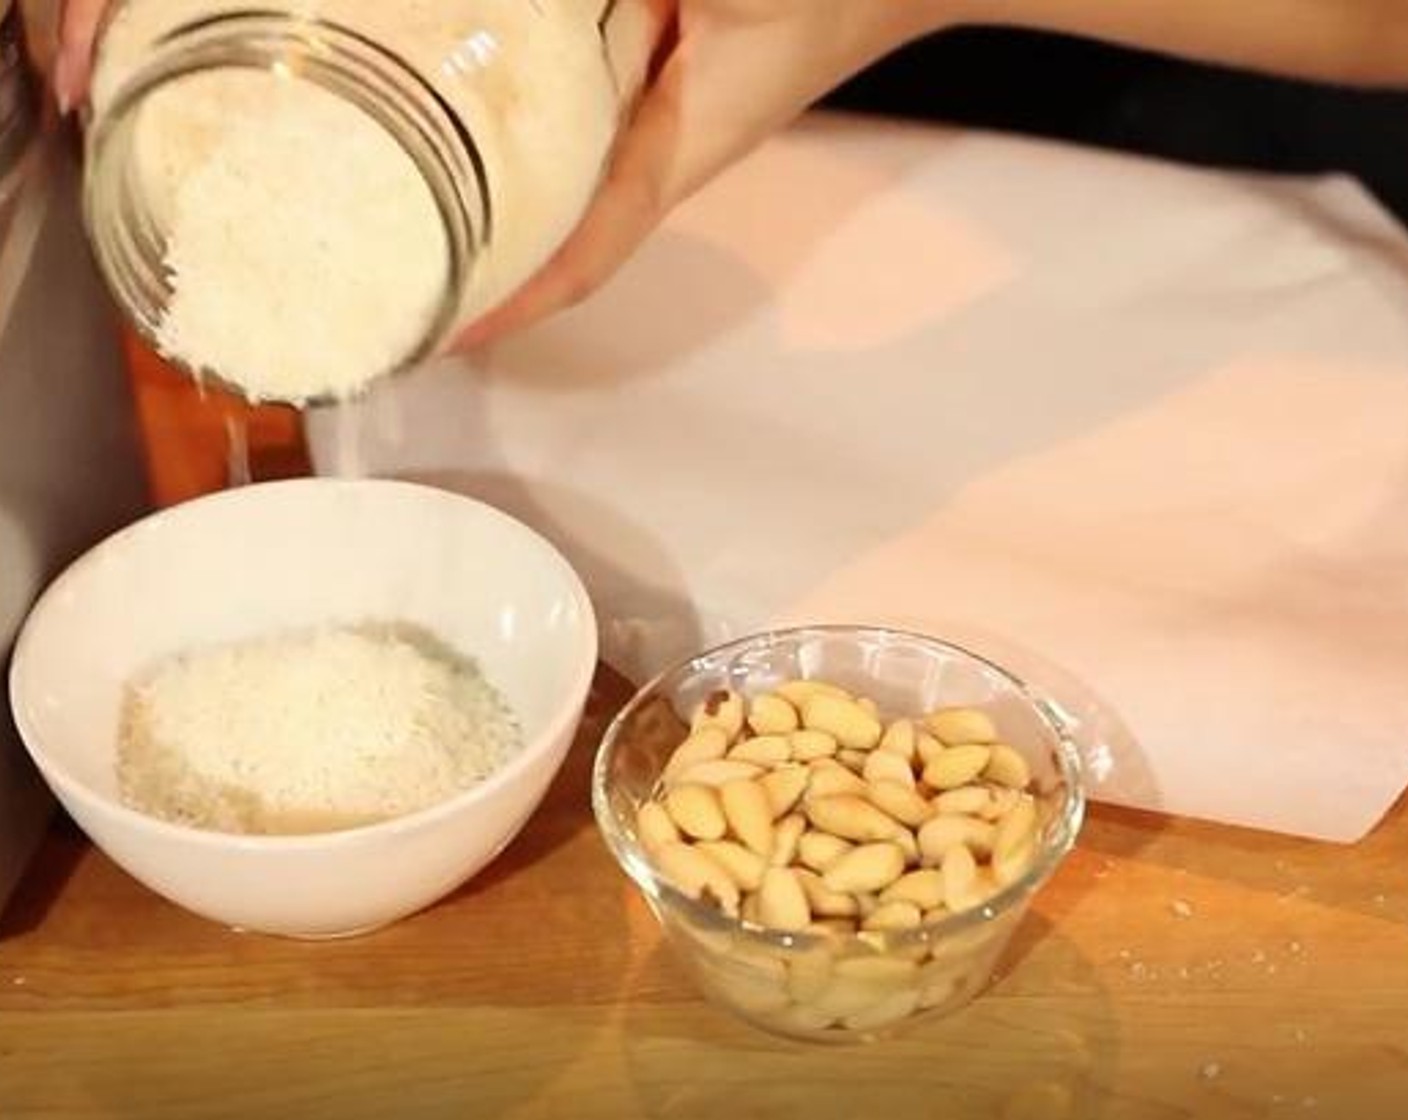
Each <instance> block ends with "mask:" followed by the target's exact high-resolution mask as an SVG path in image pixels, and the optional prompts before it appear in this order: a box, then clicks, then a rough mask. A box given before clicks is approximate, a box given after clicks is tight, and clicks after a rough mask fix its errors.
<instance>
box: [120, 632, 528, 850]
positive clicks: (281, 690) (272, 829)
mask: <svg viewBox="0 0 1408 1120" xmlns="http://www.w3.org/2000/svg"><path fill="white" fill-rule="evenodd" d="M521 747H522V736H521V732H520V730H519V727H518V724H517V721H516V719H515V718H514V716H513V714H512V712H511V711H510V710H509V708H508V705H507V703H506V702H505V700H504V698H503V697H502V696H501V695H500V694H499V692H498V691H497V690H496V689H495V688H494V687H493V685H492V684H490V683H489V682H488V681H487V680H486V679H485V678H484V676H483V675H482V674H481V673H480V671H479V670H478V668H477V667H476V666H475V665H474V664H473V663H472V662H470V661H467V660H466V659H464V658H463V657H460V656H459V655H458V654H456V653H454V652H453V651H452V650H450V649H448V648H447V647H446V646H444V644H443V643H441V642H440V641H438V640H437V639H436V638H434V637H433V636H432V635H430V634H428V633H426V632H424V631H421V630H418V629H415V628H411V627H407V626H403V625H374V626H372V625H369V626H357V627H339V628H329V629H320V630H315V631H301V632H291V633H288V634H282V635H275V636H272V637H268V638H261V639H257V640H253V641H246V642H240V643H236V644H232V645H227V646H220V647H214V648H210V649H202V650H196V651H192V652H190V653H187V654H183V655H181V656H178V657H175V658H172V659H170V660H168V661H165V662H163V663H162V664H161V665H159V666H157V667H156V668H155V670H154V671H153V672H152V673H151V674H149V675H148V676H146V677H145V678H143V679H141V680H139V681H135V682H133V683H132V684H131V685H130V686H129V689H128V693H127V697H126V702H125V704H124V709H123V714H122V725H121V732H120V741H119V746H118V763H117V774H118V784H119V788H120V791H121V796H122V800H123V802H124V804H126V805H128V806H129V807H131V808H134V809H138V810H140V811H142V812H145V813H149V814H151V815H153V816H156V817H160V818H162V819H164V820H169V821H174V822H176V823H179V824H186V825H192V826H195V827H198V828H206V829H212V830H216V831H222V832H239V833H266V834H279V833H306V832H321V831H331V830H333V829H337V828H346V827H353V826H355V825H358V824H366V823H370V822H373V821H378V820H385V819H388V818H391V817H396V816H400V815H402V814H405V813H411V812H415V811H416V810H419V809H424V808H428V807H429V806H432V805H435V804H438V803H439V802H442V801H444V800H446V799H448V798H450V797H453V796H454V795H456V794H458V793H460V792H462V791H463V790H467V789H470V788H471V787H473V786H474V785H476V784H478V783H479V782H481V781H483V779H484V778H486V777H487V776H488V775H489V774H491V773H493V772H494V771H495V770H496V769H498V768H499V767H500V766H502V765H503V764H504V763H505V762H506V761H507V760H508V759H509V758H511V757H512V756H513V755H514V754H515V753H516V752H517V751H519V750H520V749H521Z"/></svg>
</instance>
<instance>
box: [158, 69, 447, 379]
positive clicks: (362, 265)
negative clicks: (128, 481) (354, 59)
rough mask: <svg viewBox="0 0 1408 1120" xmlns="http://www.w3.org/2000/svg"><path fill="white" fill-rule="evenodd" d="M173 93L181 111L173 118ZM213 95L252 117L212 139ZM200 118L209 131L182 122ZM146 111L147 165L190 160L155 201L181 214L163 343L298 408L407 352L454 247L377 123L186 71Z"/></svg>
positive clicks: (237, 117) (318, 92) (335, 106)
mask: <svg viewBox="0 0 1408 1120" xmlns="http://www.w3.org/2000/svg"><path fill="white" fill-rule="evenodd" d="M170 99H180V101H181V102H182V105H181V111H180V114H174V113H173V114H172V116H171V117H170V118H168V119H163V116H164V114H163V113H162V110H163V108H164V107H165V106H166V105H169V104H171V100H170ZM215 100H218V101H219V102H220V103H222V104H230V103H233V104H239V105H244V106H249V107H252V108H255V109H257V110H258V111H251V112H245V113H240V114H234V113H228V112H227V115H226V117H225V119H224V120H223V122H222V125H221V126H220V128H219V129H218V130H216V132H215V133H214V135H212V134H211V133H210V132H209V131H208V116H207V114H205V113H203V112H199V110H200V109H201V107H202V106H206V105H209V104H210V103H212V102H213V101H215ZM193 111H196V112H197V120H200V121H201V122H202V124H204V125H205V127H202V128H200V129H199V130H197V129H195V128H192V129H191V130H190V131H183V129H182V127H181V123H180V122H181V117H182V115H183V114H188V113H191V112H193ZM144 113H149V114H154V115H153V116H152V117H151V121H150V123H148V122H144V123H146V124H147V127H148V128H150V129H151V131H152V133H154V134H155V135H154V136H151V137H148V138H147V139H146V143H145V145H144V148H143V150H144V152H145V153H150V158H151V159H153V160H160V161H161V162H160V163H157V164H152V165H149V166H156V167H163V168H164V167H167V166H170V167H173V168H175V167H181V166H182V165H185V166H184V171H185V173H184V174H182V175H179V176H177V175H173V174H170V173H165V172H164V173H163V176H162V181H164V182H169V183H170V184H171V185H170V186H167V187H165V189H164V191H163V192H162V193H163V195H164V196H165V197H164V199H161V200H158V205H162V206H164V207H169V220H170V223H171V224H170V232H169V237H168V243H167V250H166V257H165V265H166V269H167V271H168V274H169V279H170V284H171V299H170V303H169V305H168V306H167V308H166V313H165V315H164V317H163V319H162V321H161V323H160V324H159V326H158V330H157V341H158V342H159V344H160V345H161V347H162V349H164V350H165V351H166V352H167V353H169V354H174V355H178V356H179V357H180V358H181V359H182V360H183V361H185V362H186V363H187V364H188V365H190V366H191V367H192V368H194V369H196V370H198V371H204V372H208V373H212V374H216V375H218V376H220V377H221V378H223V379H224V380H227V381H230V382H233V383H234V384H236V385H238V386H239V387H240V388H241V389H242V390H244V392H245V393H246V394H247V395H249V396H250V397H252V398H254V399H274V400H289V401H297V402H301V401H305V400H307V399H309V398H311V397H323V396H331V397H343V396H347V395H349V394H351V393H354V392H356V391H357V390H358V389H360V388H361V387H363V386H364V385H365V384H366V383H367V382H368V381H370V380H371V379H372V378H374V377H376V376H377V375H379V374H381V373H384V372H385V371H387V370H389V369H394V368H397V367H398V366H399V365H401V364H403V363H404V362H405V360H406V359H407V358H409V357H410V355H411V354H412V353H413V352H414V350H415V348H416V346H417V345H418V344H419V343H420V342H421V341H422V340H423V339H424V338H425V337H426V335H427V334H428V332H429V331H430V330H431V327H432V324H433V323H434V320H435V315H436V312H437V310H438V308H439V303H440V301H441V299H442V298H444V293H445V291H446V290H447V286H448V284H449V263H450V257H449V248H448V243H447V239H446V236H445V231H444V227H443V224H442V222H441V219H440V215H439V211H438V210H437V208H436V204H435V200H434V198H433V197H432V196H431V193H430V191H429V189H428V188H427V187H426V185H425V181H424V179H423V178H422V177H421V175H420V174H419V172H418V171H417V170H416V166H415V164H414V163H413V162H412V161H411V160H410V159H409V158H408V157H407V156H406V154H405V153H404V152H403V151H402V150H401V148H400V147H399V146H398V145H397V144H396V142H395V140H393V139H392V137H391V136H390V135H389V134H388V133H387V132H386V131H385V130H383V129H382V128H381V127H380V125H378V124H377V123H376V122H375V121H373V120H372V119H371V118H370V117H368V116H367V115H366V114H364V113H362V112H361V111H360V110H358V109H356V108H355V107H353V106H352V105H351V104H350V103H348V102H346V101H344V100H342V99H340V98H338V97H336V96H334V95H332V94H330V93H328V92H326V91H324V90H322V89H321V88H319V87H317V86H314V85H312V84H310V83H308V82H302V81H284V82H274V81H270V80H269V79H267V78H264V77H260V76H257V75H254V74H249V73H242V72H238V71H227V72H218V73H210V74H203V75H197V76H194V77H191V78H187V79H185V80H184V81H183V82H181V83H180V84H179V85H177V86H176V87H173V88H171V89H169V90H165V91H163V92H162V93H161V94H159V95H155V96H154V98H153V100H152V102H151V103H149V104H148V105H147V106H146V108H145V109H144ZM139 135H140V134H139ZM156 135H159V136H160V137H161V139H160V140H157V139H156V138H155V137H156ZM197 144H198V145H199V147H200V153H201V154H200V158H198V159H194V158H192V155H191V153H192V152H193V151H195V146H196V145H197ZM186 145H191V147H190V148H189V149H187V150H186V151H184V152H183V151H182V150H181V149H182V148H184V147H185V146H186ZM173 148H174V149H175V151H173Z"/></svg>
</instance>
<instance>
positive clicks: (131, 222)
mask: <svg viewBox="0 0 1408 1120" xmlns="http://www.w3.org/2000/svg"><path fill="white" fill-rule="evenodd" d="M219 71H227V72H228V71H244V72H252V73H261V72H262V73H265V74H267V75H268V76H269V78H270V80H277V81H303V82H308V83H310V84H311V85H313V86H316V87H318V88H320V89H321V90H322V91H324V92H327V93H330V94H332V95H333V96H335V97H337V98H339V99H340V100H342V101H343V102H345V103H347V104H349V105H351V106H352V107H353V108H355V109H356V110H358V111H360V112H361V113H362V114H364V115H365V116H366V117H368V118H369V119H370V120H371V121H372V122H373V123H375V124H376V125H378V126H379V127H380V128H381V129H382V130H383V131H384V132H385V133H386V134H387V135H388V136H389V137H390V138H391V139H392V140H393V141H394V142H395V144H396V145H397V146H398V148H399V149H400V151H401V152H402V153H403V154H404V155H405V156H406V158H407V159H408V160H409V161H410V162H411V164H412V165H413V166H414V167H415V169H416V172H417V173H418V175H419V177H420V178H421V180H422V181H423V182H424V184H425V186H426V188H427V190H428V191H429V194H430V196H431V199H432V200H433V202H434V208H435V212H436V214H437V215H438V217H439V220H440V224H441V232H442V233H443V236H444V246H445V251H446V284H445V286H444V289H443V291H442V293H441V296H440V298H439V300H438V301H437V305H436V307H435V310H434V313H433V315H432V316H431V317H430V319H429V321H428V324H427V327H426V329H425V331H424V333H423V335H422V337H421V338H420V339H419V340H418V341H417V342H416V343H415V345H414V346H412V347H411V348H410V350H409V351H408V352H407V353H406V354H405V355H404V357H402V358H401V359H399V360H398V361H397V363H396V365H395V366H394V367H393V368H389V369H387V370H385V371H383V372H382V373H380V374H378V375H376V376H375V377H373V378H372V379H371V380H370V381H369V382H368V383H367V385H364V386H361V387H359V388H358V389H356V390H354V393H355V392H361V391H364V390H365V389H366V388H367V387H369V386H370V385H371V384H374V383H376V382H377V381H380V380H382V379H384V378H385V377H387V376H391V375H395V374H398V373H400V372H403V371H405V370H407V369H409V368H412V367H414V366H415V365H416V364H418V363H419V362H422V361H424V360H425V359H427V358H429V357H432V356H433V355H434V354H435V353H436V351H437V350H438V349H439V348H440V346H441V345H442V344H443V343H444V342H445V341H446V340H447V338H448V337H449V336H450V334H451V332H452V331H453V329H454V328H455V326H456V324H457V322H458V318H459V315H460V312H461V309H462V305H463V303H464V299H465V294H466V292H467V291H468V290H469V285H470V280H471V276H472V272H473V269H474V267H475V263H476V261H477V259H478V257H479V255H480V253H481V251H482V249H483V247H484V246H485V245H486V244H487V242H488V240H489V238H490V235H491V230H492V213H491V205H490V193H489V189H488V182H487V174H486V170H485V166H484V162H483V160H482V158H481V156H480V154H479V151H478V149H477V147H476V146H475V143H474V140H473V137H472V136H471V135H470V134H469V132H468V130H467V129H466V128H465V127H464V125H463V123H462V122H461V121H460V119H459V118H458V116H457V115H456V114H455V113H454V112H453V111H452V110H451V109H450V108H449V106H448V105H446V104H445V103H444V101H443V99H442V98H441V96H440V95H439V94H438V92H437V91H436V90H435V89H434V88H433V87H432V86H431V85H430V84H429V83H428V82H427V81H425V79H423V78H422V77H421V76H420V75H419V74H418V73H417V72H416V70H415V68H414V67H412V66H410V65H408V64H407V63H406V62H405V61H404V60H402V59H401V58H400V57H399V56H398V55H396V54H394V53H393V52H391V51H388V50H387V49H386V48H384V47H382V46H381V45H380V44H378V43H376V42H374V41H373V40H371V39H368V38H366V37H365V36H362V35H360V34H359V33H357V32H354V31H351V30H349V29H347V28H345V27H342V26H340V25H338V24H336V23H333V22H330V21H327V20H323V19H318V18H311V17H309V18H303V17H294V16H287V15H278V14H272V13H265V12H242V13H234V14H227V15H221V16H216V17H212V18H208V19H203V20H199V21H194V22H191V23H187V24H184V25H182V26H180V27H178V28H176V29H174V30H172V31H171V32H169V33H168V34H166V35H165V36H163V37H162V38H161V39H160V40H158V41H157V42H156V43H154V44H153V45H152V47H151V48H150V56H149V58H148V59H147V60H146V61H145V62H144V63H143V64H141V65H140V66H139V67H137V68H136V69H135V70H134V71H133V72H132V73H131V74H129V75H128V76H126V78H125V79H124V80H123V81H122V82H121V83H120V85H119V86H118V87H117V89H116V90H115V91H114V92H113V93H112V94H111V95H110V96H109V97H108V98H106V100H105V103H101V104H99V105H97V106H96V110H97V111H96V113H95V116H94V120H93V122H92V127H91V128H90V130H89V132H88V138H87V166H88V170H87V174H86V175H85V179H84V189H83V215H84V222H85V225H86V227H87V232H88V236H89V240H90V242H91V244H92V245H93V249H94V256H95V258H96V260H97V264H98V266H99V270H100V271H101V272H102V274H103V276H104V279H105V280H106V282H107V284H108V287H109V289H110V290H111V292H112V293H113V295H114V296H115V298H116V299H117V300H118V302H119V303H120V305H121V306H122V308H123V309H124V311H125V312H126V313H127V315H128V317H129V318H130V319H131V321H132V323H133V325H134V326H135V327H136V329H137V330H138V332H139V333H140V334H141V335H142V336H143V337H144V338H145V339H146V340H147V341H148V342H149V343H151V344H153V345H154V346H155V347H156V348H157V349H159V350H161V351H162V353H163V354H164V356H166V357H168V358H169V359H171V360H172V361H173V363H174V364H176V365H177V366H178V367H180V368H181V369H182V370H183V371H184V372H186V373H187V374H188V375H190V376H192V377H193V378H195V379H196V380H197V381H199V382H201V383H213V384H215V385H218V386H220V387H221V388H224V389H226V390H228V391H231V392H233V393H235V394H237V395H240V396H249V395H250V394H249V392H248V391H247V390H246V389H245V388H243V387H242V386H240V385H238V384H235V383H233V382H232V381H230V380H228V379H227V378H226V377H225V376H223V374H222V371H220V370H212V369H207V368H204V367H202V368H196V367H195V366H194V365H192V364H191V363H190V362H189V361H187V360H186V359H185V358H184V357H183V356H182V355H181V354H173V353H170V352H169V350H168V348H167V347H165V346H164V345H163V344H162V342H161V339H160V328H161V325H162V322H163V318H164V315H165V311H166V308H167V307H168V306H169V303H170V301H171V299H172V296H173V290H174V289H173V283H172V276H171V274H170V271H169V268H168V266H167V264H166V252H167V247H168V245H167V239H166V237H165V235H164V231H163V228H162V224H161V221H160V220H159V219H158V217H157V216H156V215H155V214H154V213H153V211H152V208H151V206H150V205H149V199H148V198H147V196H146V187H147V184H146V183H144V182H143V179H142V173H141V170H140V168H139V164H138V160H137V159H136V158H134V154H135V149H136V141H137V133H136V130H137V127H138V125H139V123H140V120H141V114H142V110H143V108H144V107H145V106H148V105H150V104H151V100H150V99H151V98H152V97H153V96H154V95H156V94H159V93H162V92H170V91H173V90H174V89H175V87H176V84H177V83H180V82H182V81H183V80H186V79H191V78H194V77H196V76H198V75H203V74H210V73H215V72H219ZM344 173H349V172H344ZM350 173H355V172H350ZM250 329H258V324H251V325H250ZM260 399H267V400H275V401H279V400H282V401H283V403H290V404H295V405H297V406H299V407H311V406H316V405H320V404H328V403H334V402H335V401H337V400H341V399H344V398H343V396H342V395H339V394H335V393H333V392H327V393H323V394H314V395H310V396H306V397H300V398H298V399H293V398H286V399H285V398H279V397H270V396H267V395H262V396H261V398H260Z"/></svg>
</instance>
